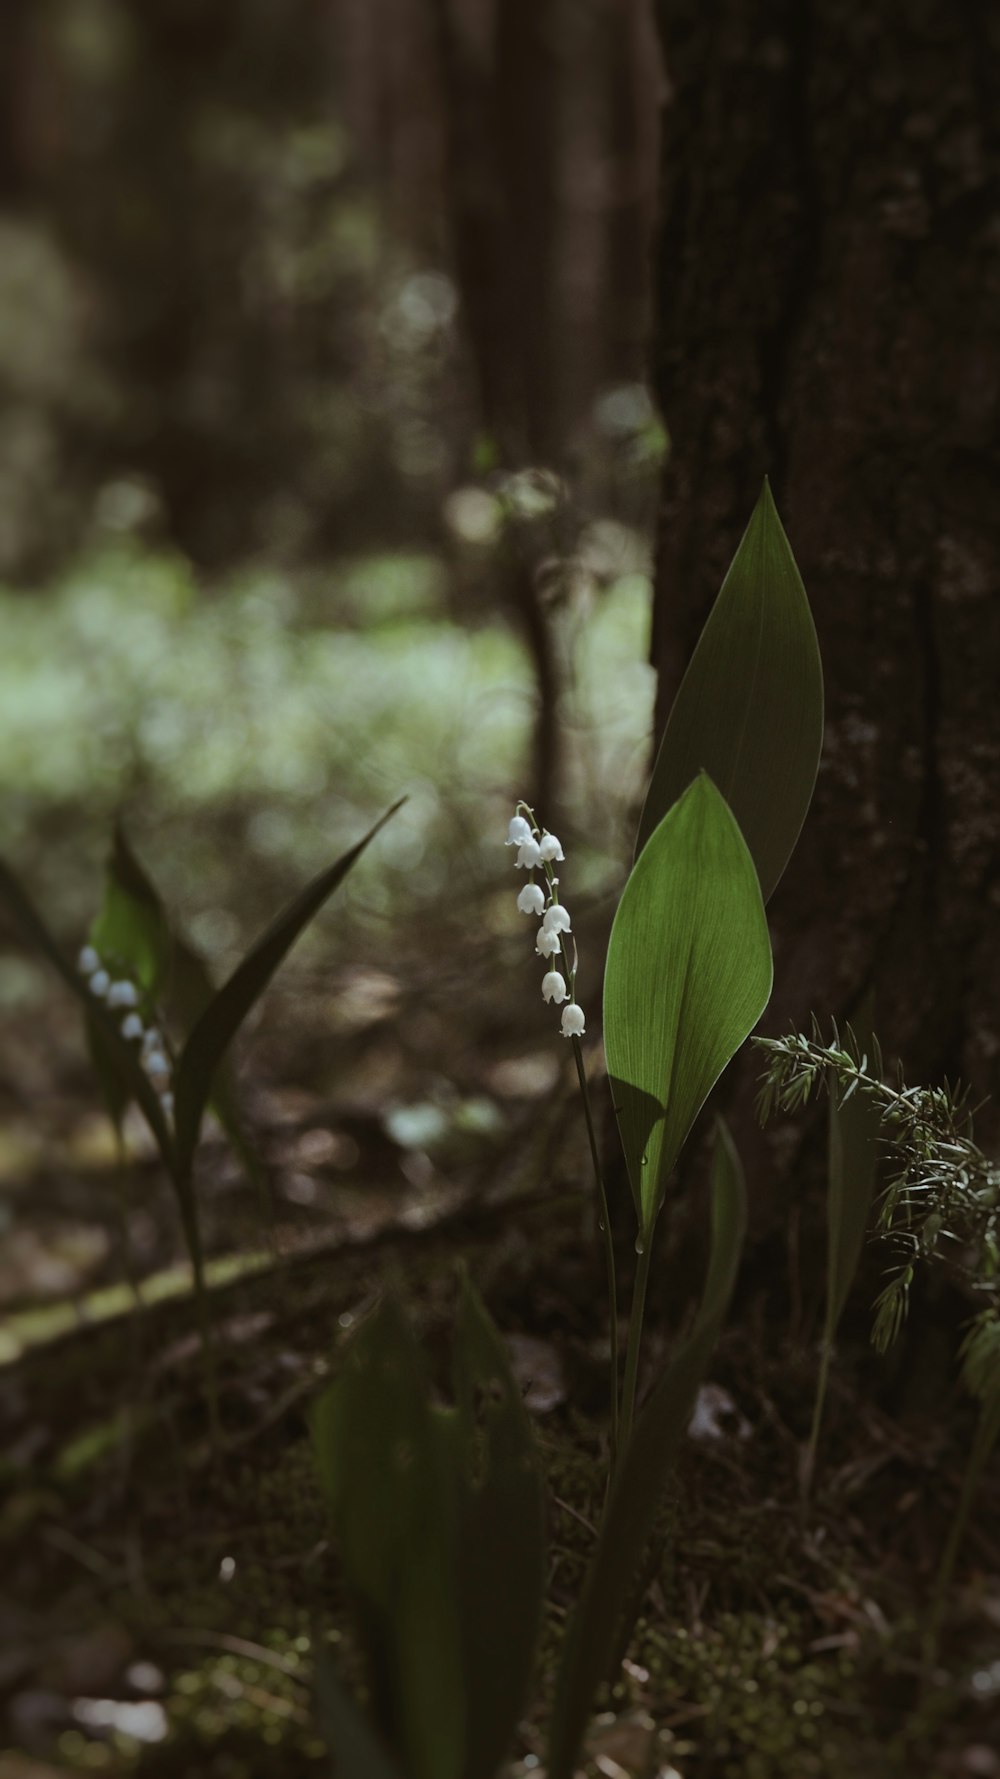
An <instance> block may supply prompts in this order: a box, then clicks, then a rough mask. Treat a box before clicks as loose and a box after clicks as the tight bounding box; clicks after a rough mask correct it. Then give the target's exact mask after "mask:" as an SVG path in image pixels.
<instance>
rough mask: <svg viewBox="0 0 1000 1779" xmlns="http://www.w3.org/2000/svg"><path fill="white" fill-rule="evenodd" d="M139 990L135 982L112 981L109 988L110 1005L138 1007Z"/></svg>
mask: <svg viewBox="0 0 1000 1779" xmlns="http://www.w3.org/2000/svg"><path fill="white" fill-rule="evenodd" d="M138 1005H139V990H138V989H137V988H136V986H135V983H134V982H112V984H111V987H110V988H109V989H108V1006H109V1007H138Z"/></svg>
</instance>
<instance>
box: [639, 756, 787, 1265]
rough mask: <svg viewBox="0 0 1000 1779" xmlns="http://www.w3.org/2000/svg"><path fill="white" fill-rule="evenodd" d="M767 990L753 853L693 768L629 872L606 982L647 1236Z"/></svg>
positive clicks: (767, 951)
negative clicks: (708, 1099) (687, 1143)
mask: <svg viewBox="0 0 1000 1779" xmlns="http://www.w3.org/2000/svg"><path fill="white" fill-rule="evenodd" d="M770 992H771V945H770V940H769V938H768V932H767V922H766V920H765V918H764V908H763V904H762V902H761V895H760V885H759V883H758V881H757V873H756V871H755V870H754V866H753V860H752V859H751V857H750V854H749V852H748V850H747V847H746V843H745V841H744V839H743V837H742V835H741V833H740V830H739V828H738V827H737V825H736V822H735V821H734V819H733V816H732V814H731V812H730V811H729V809H728V808H727V806H726V804H725V802H724V800H723V798H722V797H721V796H720V795H719V792H718V791H717V790H716V788H715V786H714V785H713V784H712V782H711V780H710V779H709V778H707V777H706V776H705V774H704V773H702V774H700V775H699V777H698V778H696V780H695V782H694V783H693V784H692V785H690V786H689V787H688V789H687V790H686V791H685V793H684V795H683V796H682V797H681V798H680V800H679V801H678V802H677V803H675V805H674V807H673V808H672V809H671V810H670V811H669V812H668V813H667V814H666V815H665V816H664V818H663V820H662V821H661V822H660V824H659V827H658V828H657V830H656V832H655V834H654V835H653V836H652V838H651V839H650V841H649V843H648V845H647V846H646V847H644V849H643V851H642V853H641V855H640V857H639V859H638V860H637V862H636V864H635V866H634V868H633V870H632V874H631V876H630V877H629V880H628V882H627V883H626V885H625V890H624V893H623V895H622V899H621V902H620V903H619V906H618V911H617V913H616V915H615V920H614V926H613V927H612V930H611V940H610V944H609V946H608V961H607V970H606V974H605V979H604V1046H605V1051H606V1054H607V1065H608V1074H609V1076H610V1079H611V1089H612V1094H613V1097H614V1104H615V1110H616V1113H617V1116H618V1126H619V1129H620V1131H621V1137H622V1144H623V1146H624V1149H625V1159H626V1162H627V1164H628V1170H629V1178H630V1180H631V1182H632V1191H633V1194H634V1196H635V1201H636V1208H637V1211H638V1214H639V1221H640V1225H641V1228H642V1230H643V1232H644V1235H645V1236H646V1237H647V1238H648V1235H649V1232H650V1230H651V1229H652V1226H653V1223H654V1222H655V1220H656V1216H657V1213H658V1211H659V1208H660V1205H661V1203H662V1201H663V1194H664V1190H665V1188H666V1182H667V1178H668V1176H669V1174H670V1170H671V1169H672V1168H673V1166H674V1163H675V1162H676V1160H677V1156H678V1154H679V1153H680V1149H681V1146H682V1144H683V1142H684V1139H685V1138H686V1136H687V1134H688V1131H689V1130H690V1128H691V1125H692V1122H693V1120H694V1118H695V1117H696V1115H697V1113H698V1111H699V1109H700V1107H701V1106H702V1104H703V1102H704V1100H705V1096H706V1095H707V1093H708V1092H709V1090H710V1089H711V1087H712V1086H713V1085H714V1083H715V1082H716V1081H717V1080H718V1077H719V1075H720V1074H721V1073H722V1070H723V1069H724V1068H725V1066H726V1064H727V1062H728V1061H729V1059H730V1057H731V1056H732V1055H733V1054H734V1052H735V1051H736V1050H737V1049H738V1048H739V1046H740V1044H742V1042H743V1040H744V1038H746V1036H747V1034H748V1033H749V1032H750V1031H752V1029H753V1027H754V1025H755V1024H756V1023H757V1020H758V1019H759V1018H760V1015H761V1013H762V1012H763V1010H764V1008H765V1007H766V1005H767V1000H768V996H769V994H770Z"/></svg>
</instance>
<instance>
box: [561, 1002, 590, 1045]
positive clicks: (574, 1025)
mask: <svg viewBox="0 0 1000 1779" xmlns="http://www.w3.org/2000/svg"><path fill="white" fill-rule="evenodd" d="M586 1029H587V1026H586V1022H585V1020H584V1017H583V1008H582V1007H578V1006H577V1004H576V1002H575V1001H570V1003H569V1005H568V1007H564V1008H563V1010H562V1019H561V1020H560V1022H559V1030H560V1031H561V1032H562V1035H563V1037H564V1038H582V1037H583V1034H584V1032H585V1031H586Z"/></svg>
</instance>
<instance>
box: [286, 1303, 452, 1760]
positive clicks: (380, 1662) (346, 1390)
mask: <svg viewBox="0 0 1000 1779" xmlns="http://www.w3.org/2000/svg"><path fill="white" fill-rule="evenodd" d="M456 1431H457V1429H456V1417H455V1415H454V1414H453V1413H450V1412H449V1413H443V1412H442V1411H440V1410H436V1409H433V1408H432V1407H431V1404H430V1401H429V1395H428V1387H427V1380H426V1377H425V1374H424V1368H423V1364H422V1361H421V1356H420V1353H419V1351H418V1349H417V1347H416V1345H415V1343H414V1340H413V1337H412V1335H411V1334H410V1331H409V1329H408V1327H407V1325H406V1321H405V1319H404V1318H403V1316H402V1315H401V1314H400V1312H399V1311H398V1310H397V1309H396V1308H395V1307H394V1306H393V1305H392V1304H390V1303H384V1304H383V1305H382V1306H381V1307H380V1308H379V1309H378V1310H376V1311H375V1312H374V1314H373V1315H372V1316H371V1317H370V1318H369V1320H368V1321H367V1322H366V1323H365V1325H364V1327H363V1328H362V1330H361V1331H360V1333H359V1335H358V1337H357V1339H356V1340H355V1341H354V1343H353V1345H352V1348H351V1351H350V1354H349V1356H348V1359H347V1361H346V1363H345V1366H344V1369H343V1371H342V1372H341V1373H340V1375H339V1377H337V1378H336V1379H335V1381H334V1383H333V1384H332V1385H331V1386H330V1388H329V1389H328V1390H327V1391H326V1392H325V1393H324V1395H323V1397H322V1398H321V1400H320V1402H319V1404H318V1406H317V1408H316V1411H315V1415H314V1419H313V1435H314V1442H315V1449H316V1455H317V1460H318V1463H319V1469H320V1475H321V1478H322V1481H323V1485H324V1490H325V1493H326V1496H327V1500H328V1502H329V1506H330V1512H331V1517H332V1520H333V1527H334V1532H335V1535H336V1539H337V1545H338V1549H339V1552H340V1557H341V1562H342V1564H343V1568H344V1573H345V1575H346V1577H347V1581H348V1584H349V1586H350V1588H351V1592H352V1595H353V1597H354V1601H355V1607H356V1611H357V1616H358V1620H359V1624H360V1626H361V1629H362V1633H363V1637H364V1640H365V1644H366V1647H367V1652H368V1658H369V1668H370V1679H371V1684H372V1696H373V1710H374V1715H375V1718H376V1721H377V1722H378V1724H379V1726H380V1728H381V1730H382V1732H383V1734H384V1735H385V1738H386V1741H387V1742H388V1743H389V1745H390V1747H391V1748H392V1749H393V1751H394V1753H395V1754H396V1756H397V1758H398V1760H399V1764H400V1766H401V1767H402V1770H403V1772H404V1773H405V1774H406V1776H407V1779H461V1773H462V1753H463V1747H464V1741H465V1702H464V1677H463V1656H462V1649H461V1637H460V1628H459V1605H458V1577H457V1574H456V1544H457V1537H456V1527H457V1520H458V1494H457V1487H456V1469H455V1462H454V1459H455V1440H456Z"/></svg>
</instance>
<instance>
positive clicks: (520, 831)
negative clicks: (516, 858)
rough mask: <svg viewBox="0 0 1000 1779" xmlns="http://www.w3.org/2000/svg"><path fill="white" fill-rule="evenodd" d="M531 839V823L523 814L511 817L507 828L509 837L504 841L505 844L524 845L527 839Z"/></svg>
mask: <svg viewBox="0 0 1000 1779" xmlns="http://www.w3.org/2000/svg"><path fill="white" fill-rule="evenodd" d="M530 839H531V823H530V822H527V821H525V819H524V816H523V815H515V816H513V817H512V819H511V823H510V826H509V827H508V829H507V838H506V840H505V841H504V845H505V846H523V845H524V842H525V841H526V840H530Z"/></svg>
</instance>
